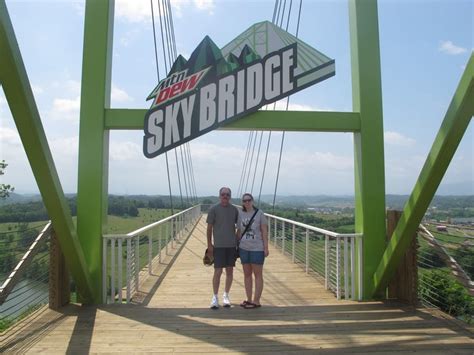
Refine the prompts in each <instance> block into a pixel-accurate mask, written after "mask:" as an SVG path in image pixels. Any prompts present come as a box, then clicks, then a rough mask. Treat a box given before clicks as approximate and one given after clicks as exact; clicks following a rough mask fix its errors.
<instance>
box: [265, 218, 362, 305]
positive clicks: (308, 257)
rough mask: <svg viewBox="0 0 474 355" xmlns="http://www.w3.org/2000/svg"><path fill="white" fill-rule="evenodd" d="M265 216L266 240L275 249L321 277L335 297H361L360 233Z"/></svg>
mask: <svg viewBox="0 0 474 355" xmlns="http://www.w3.org/2000/svg"><path fill="white" fill-rule="evenodd" d="M265 216H266V217H267V220H268V238H269V243H272V244H273V246H274V247H275V248H276V249H277V250H280V251H281V252H282V253H283V254H284V255H286V256H288V257H290V258H291V260H292V261H293V262H294V263H296V264H299V265H301V266H302V267H303V268H304V270H305V272H306V273H310V272H311V273H315V274H316V275H318V276H319V277H321V278H322V279H323V280H324V284H325V287H326V289H328V290H331V291H333V292H334V293H335V295H336V297H337V299H341V298H344V299H359V300H360V299H362V279H361V275H362V265H363V264H362V234H340V233H335V232H331V231H328V230H325V229H322V228H318V227H313V226H310V225H308V224H304V223H300V222H296V221H292V220H289V219H286V218H282V217H278V216H274V215H271V214H265ZM356 254H357V255H356ZM356 262H357V264H356Z"/></svg>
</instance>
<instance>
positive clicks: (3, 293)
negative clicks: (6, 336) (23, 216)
mask: <svg viewBox="0 0 474 355" xmlns="http://www.w3.org/2000/svg"><path fill="white" fill-rule="evenodd" d="M40 228H41V227H33V228H26V229H23V230H22V229H19V230H18V231H12V232H11V233H4V234H2V238H1V239H0V246H1V248H0V251H1V264H2V265H1V266H2V270H10V271H11V270H12V269H13V271H11V272H10V274H8V275H7V276H6V277H4V280H2V284H1V287H0V314H1V316H0V331H2V330H5V329H6V328H8V327H9V326H10V325H11V324H13V323H14V322H16V321H17V320H19V319H21V318H23V317H24V316H26V315H28V314H29V313H31V312H32V311H33V310H35V309H37V308H39V307H41V306H42V305H45V304H48V302H49V288H48V282H49V243H50V237H51V233H52V227H51V222H49V223H48V224H47V225H46V226H42V230H41V229H40ZM39 231H41V232H40V233H39V234H38V232H39Z"/></svg>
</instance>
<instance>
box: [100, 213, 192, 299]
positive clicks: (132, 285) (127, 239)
mask: <svg viewBox="0 0 474 355" xmlns="http://www.w3.org/2000/svg"><path fill="white" fill-rule="evenodd" d="M200 212H201V209H200V205H195V206H193V207H190V208H188V209H186V210H184V211H180V212H178V213H175V214H173V215H171V216H168V217H166V218H163V219H160V220H159V221H157V222H153V223H151V224H148V225H146V226H144V227H141V228H139V229H137V230H135V231H132V232H130V233H128V234H108V235H103V259H102V299H103V302H105V303H115V302H116V301H118V302H119V303H122V301H123V298H124V297H123V296H124V294H123V293H125V302H126V303H130V301H131V299H132V297H133V296H134V294H136V293H137V292H138V291H139V288H140V285H141V282H142V281H144V280H145V279H146V278H147V276H146V275H147V274H148V275H151V274H152V269H153V265H155V264H156V262H158V263H161V258H162V250H163V251H164V253H165V255H168V245H170V247H171V248H174V243H175V242H177V243H179V240H180V239H181V238H183V237H184V236H186V235H188V233H189V231H190V230H192V227H193V226H194V225H195V223H196V222H197V220H198V217H199V216H200ZM189 227H191V228H189ZM146 232H147V233H146ZM145 233H146V234H145ZM146 240H147V242H146ZM124 252H125V253H124ZM147 254H148V255H147ZM146 268H147V269H148V270H147V271H148V272H145V269H146ZM142 271H143V272H142ZM124 277H125V278H124ZM124 282H125V287H124ZM109 286H110V287H109Z"/></svg>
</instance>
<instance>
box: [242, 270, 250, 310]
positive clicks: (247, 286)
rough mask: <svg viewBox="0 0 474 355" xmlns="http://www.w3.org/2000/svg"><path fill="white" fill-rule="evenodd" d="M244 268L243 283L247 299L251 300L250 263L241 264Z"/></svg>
mask: <svg viewBox="0 0 474 355" xmlns="http://www.w3.org/2000/svg"><path fill="white" fill-rule="evenodd" d="M242 267H243V269H244V285H245V294H246V295H247V301H249V302H252V264H242Z"/></svg>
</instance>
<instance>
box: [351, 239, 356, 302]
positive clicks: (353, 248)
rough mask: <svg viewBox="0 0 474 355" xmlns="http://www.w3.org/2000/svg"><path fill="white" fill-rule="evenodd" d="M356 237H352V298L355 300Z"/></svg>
mask: <svg viewBox="0 0 474 355" xmlns="http://www.w3.org/2000/svg"><path fill="white" fill-rule="evenodd" d="M355 285H356V277H355V238H351V300H355V299H356V297H355Z"/></svg>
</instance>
